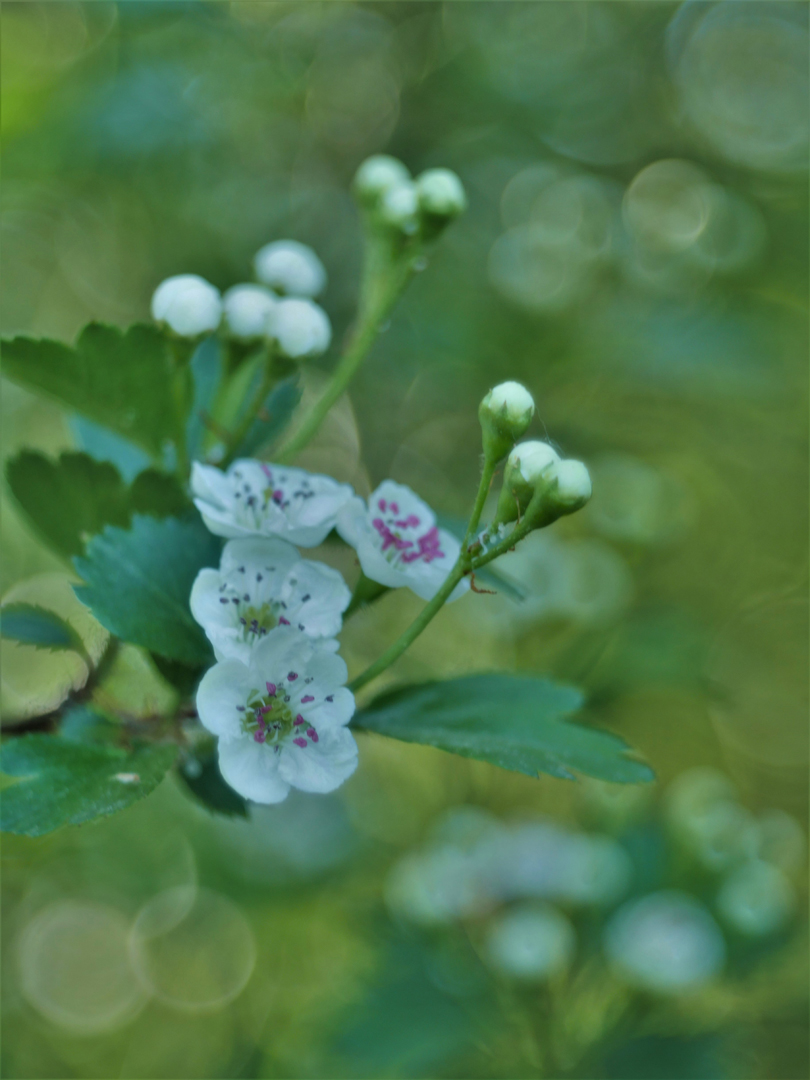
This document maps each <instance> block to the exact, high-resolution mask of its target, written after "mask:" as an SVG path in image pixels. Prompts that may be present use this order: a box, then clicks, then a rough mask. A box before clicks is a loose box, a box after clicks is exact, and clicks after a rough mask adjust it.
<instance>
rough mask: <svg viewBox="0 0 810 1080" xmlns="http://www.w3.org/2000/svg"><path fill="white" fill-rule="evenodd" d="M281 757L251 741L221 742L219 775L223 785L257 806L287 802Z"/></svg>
mask: <svg viewBox="0 0 810 1080" xmlns="http://www.w3.org/2000/svg"><path fill="white" fill-rule="evenodd" d="M281 757H282V753H278V754H275V753H274V752H273V751H272V750H271V749H270V748H269V747H267V746H263V745H262V744H261V743H257V742H254V741H253V739H252V738H250V737H247V736H245V737H243V738H241V739H229V740H224V739H223V740H221V741H220V744H219V771H220V772H221V773H222V776H223V779H224V780H225V782H226V783H228V784H230V786H231V787H232V788H233V789H234V791H237V792H238V793H239V794H240V795H241V796H242V797H243V798H245V799H250V800H252V801H253V802H257V803H277V802H282V801H283V800H284V799H286V798H287V794H288V792H289V790H290V785H289V783H288V782H287V781H286V780H284V779H283V778H282V777H281V776H280V770H279V765H280V763H281Z"/></svg>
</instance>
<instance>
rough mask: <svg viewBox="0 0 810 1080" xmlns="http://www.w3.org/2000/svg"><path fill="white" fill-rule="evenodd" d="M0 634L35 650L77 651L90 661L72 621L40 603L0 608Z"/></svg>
mask: <svg viewBox="0 0 810 1080" xmlns="http://www.w3.org/2000/svg"><path fill="white" fill-rule="evenodd" d="M0 635H2V637H4V638H8V639H9V640H10V641H16V642H19V644H20V645H33V646H34V648H35V649H48V650H50V651H51V652H65V651H68V652H76V653H78V654H79V655H80V656H81V657H82V658H83V659H84V660H85V661H86V662H87V663H89V662H90V661H89V660H88V658H87V651H86V650H85V647H84V643H83V642H82V639H81V638H80V637H79V635H78V634H77V633H76V631H75V630H74V629H73V627H72V626H71V625H70V623H68V622H66V621H65V620H64V619H62V618H60V617H59V616H58V615H57V614H56V613H55V612H53V611H48V610H47V608H43V607H39V606H38V605H37V604H6V605H4V606H3V608H2V609H0Z"/></svg>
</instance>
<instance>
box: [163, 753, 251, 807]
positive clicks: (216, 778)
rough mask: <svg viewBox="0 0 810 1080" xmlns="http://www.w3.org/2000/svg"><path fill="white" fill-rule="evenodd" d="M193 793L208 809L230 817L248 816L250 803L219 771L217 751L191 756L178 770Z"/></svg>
mask: <svg viewBox="0 0 810 1080" xmlns="http://www.w3.org/2000/svg"><path fill="white" fill-rule="evenodd" d="M177 772H178V774H179V776H180V778H181V780H183V781H184V783H185V784H186V786H187V787H188V789H189V791H190V792H191V793H192V795H193V796H194V797H195V798H196V799H197V800H198V802H201V803H202V804H203V806H205V807H206V809H208V810H212V811H213V812H214V813H216V814H227V815H228V816H229V817H234V816H236V817H247V816H248V804H247V802H246V801H245V800H244V799H243V798H242V796H241V795H237V793H236V792H235V791H234V790H233V788H232V787H229V786H228V784H226V783H225V781H224V780H223V779H222V773H221V772H220V771H219V764H218V762H217V755H216V751H213V750H212V752H211V753H208V754H206V755H205V756H203V757H191V758H189V759H188V760H187V761H185V762H183V764H182V765H181V766H180V768H179V769H178V770H177Z"/></svg>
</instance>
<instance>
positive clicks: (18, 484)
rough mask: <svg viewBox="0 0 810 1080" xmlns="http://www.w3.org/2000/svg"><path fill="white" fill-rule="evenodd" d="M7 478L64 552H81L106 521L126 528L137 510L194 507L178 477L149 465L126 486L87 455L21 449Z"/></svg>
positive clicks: (37, 524)
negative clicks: (50, 455) (50, 454)
mask: <svg viewBox="0 0 810 1080" xmlns="http://www.w3.org/2000/svg"><path fill="white" fill-rule="evenodd" d="M6 477H7V479H8V484H9V487H10V488H11V492H12V494H13V495H14V497H15V499H16V500H17V502H18V503H19V505H20V508H21V509H22V511H23V512H24V513H25V515H26V516H27V517H28V519H29V520H30V521H31V523H32V525H33V526H34V528H35V529H36V531H37V532H38V533H39V534H40V535H41V536H42V537H43V539H44V540H45V541H46V542H47V543H48V544H49V545H50V547H52V548H54V549H55V550H56V551H59V552H60V553H61V554H63V555H80V554H81V553H82V551H84V544H85V540H86V538H87V537H88V536H93V535H95V534H96V533H99V532H101V530H102V529H103V528H104V526H105V525H119V526H122V527H125V526H127V525H128V524H129V522H130V518H131V515H132V513H133V512H137V513H144V514H154V515H155V516H156V517H168V516H171V515H176V514H178V513H182V512H183V511H184V510H187V509H189V508H190V504H189V501H188V499H187V498H186V496H185V494H184V493H183V490H182V488H181V487H180V485H179V484H178V482H177V480H175V479H174V477H172V476H168V475H167V474H166V473H161V472H158V471H157V469H145V470H144V471H143V472H142V473H139V474H138V476H136V477H135V480H134V481H133V483H132V485H131V487H127V486H126V485H125V484H124V481H123V479H122V478H121V476H120V475H119V473H118V471H117V470H116V468H115V466H114V465H112V464H110V463H109V462H106V461H96V460H95V459H94V458H92V457H90V456H88V455H87V454H85V453H74V452H66V453H63V454H61V455H60V456H59V458H57V459H56V460H52V459H50V458H47V457H45V456H44V455H42V454H39V453H35V452H34V451H31V450H23V451H22V452H21V453H19V454H18V455H17V456H16V457H15V458H12V460H11V461H9V463H8V465H7V467H6Z"/></svg>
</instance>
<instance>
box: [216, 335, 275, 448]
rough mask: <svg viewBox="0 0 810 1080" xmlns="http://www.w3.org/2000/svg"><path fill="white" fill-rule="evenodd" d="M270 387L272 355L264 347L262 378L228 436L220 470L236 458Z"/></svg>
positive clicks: (267, 348)
mask: <svg viewBox="0 0 810 1080" xmlns="http://www.w3.org/2000/svg"><path fill="white" fill-rule="evenodd" d="M272 385H273V355H272V353H271V351H270V348H269V346H265V347H264V363H263V370H262V377H261V379H260V380H259V385H258V387H257V389H256V393H255V394H254V396H253V400H252V401H251V403H250V405H249V406H248V408H247V409H246V410H245V414H244V416H243V417H242V419H241V420H240V422H239V423H238V424H237V426H236V428H235V429H234V430H233V432H232V433H231V436H230V439H229V442H230V446H229V448H228V453H227V454H226V455H225V457H224V459H223V461H222V463H221V465H220V468H222V469H227V467H228V466H229V465H230V464H231V462H232V461H233V459H234V458H235V457H236V455H237V453H238V451H239V447H240V445H241V444H242V441H243V440H244V438H245V436H246V435H247V433H248V432H249V431H250V429H251V427H252V426H253V424H254V421H255V420H256V417H257V416H258V415H259V412H260V411H261V408H262V405H264V400H265V398H266V397H267V395H268V393H269V392H270V387H271V386H272Z"/></svg>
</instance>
